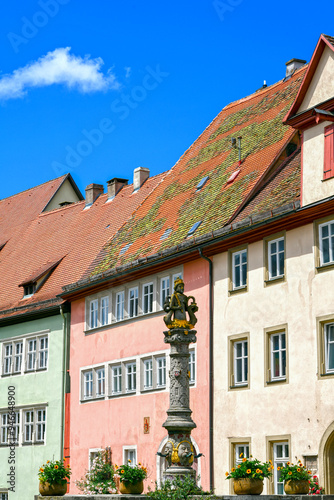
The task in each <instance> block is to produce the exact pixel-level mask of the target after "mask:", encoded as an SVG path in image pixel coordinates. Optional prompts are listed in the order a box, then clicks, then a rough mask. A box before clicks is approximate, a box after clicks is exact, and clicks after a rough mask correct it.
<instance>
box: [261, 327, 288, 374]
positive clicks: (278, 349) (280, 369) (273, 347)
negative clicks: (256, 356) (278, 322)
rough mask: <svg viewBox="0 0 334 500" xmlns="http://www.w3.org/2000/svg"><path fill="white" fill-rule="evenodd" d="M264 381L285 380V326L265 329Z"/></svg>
mask: <svg viewBox="0 0 334 500" xmlns="http://www.w3.org/2000/svg"><path fill="white" fill-rule="evenodd" d="M265 332H266V335H267V339H266V351H267V352H266V372H267V380H266V383H267V384H269V383H273V382H286V381H287V371H288V366H287V364H288V363H287V326H286V325H283V326H282V327H278V328H277V329H266V330H265Z"/></svg>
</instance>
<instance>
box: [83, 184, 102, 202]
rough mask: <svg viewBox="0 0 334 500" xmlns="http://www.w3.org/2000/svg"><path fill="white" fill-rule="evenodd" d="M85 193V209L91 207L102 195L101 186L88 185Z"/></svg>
mask: <svg viewBox="0 0 334 500" xmlns="http://www.w3.org/2000/svg"><path fill="white" fill-rule="evenodd" d="M85 191H86V207H90V206H91V205H93V203H94V201H95V200H96V199H97V198H98V197H99V196H100V194H102V193H103V186H102V184H88V186H87V187H86V189H85Z"/></svg>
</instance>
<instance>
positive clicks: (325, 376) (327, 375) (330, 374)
mask: <svg viewBox="0 0 334 500" xmlns="http://www.w3.org/2000/svg"><path fill="white" fill-rule="evenodd" d="M320 377H321V378H330V377H334V372H328V373H327V372H326V373H320Z"/></svg>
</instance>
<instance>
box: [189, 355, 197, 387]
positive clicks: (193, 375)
mask: <svg viewBox="0 0 334 500" xmlns="http://www.w3.org/2000/svg"><path fill="white" fill-rule="evenodd" d="M195 380H196V361H195V349H190V350H189V384H194V383H195Z"/></svg>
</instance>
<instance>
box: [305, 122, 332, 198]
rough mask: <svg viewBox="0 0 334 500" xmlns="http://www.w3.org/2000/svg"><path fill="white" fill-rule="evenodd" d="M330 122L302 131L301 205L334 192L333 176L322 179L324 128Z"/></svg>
mask: <svg viewBox="0 0 334 500" xmlns="http://www.w3.org/2000/svg"><path fill="white" fill-rule="evenodd" d="M328 125H331V123H330V122H320V123H319V124H318V125H315V126H314V127H311V128H309V129H306V130H305V131H304V132H303V167H302V205H303V206H305V205H309V204H310V203H314V202H316V201H319V200H322V199H324V198H327V197H329V196H333V194H334V178H333V177H331V178H329V179H326V180H324V144H325V142H324V129H325V127H327V126H328Z"/></svg>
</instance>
